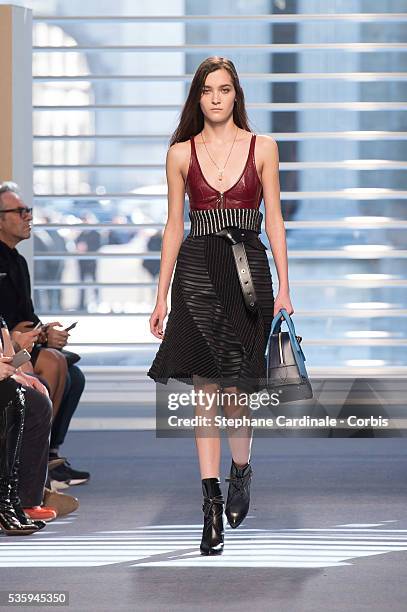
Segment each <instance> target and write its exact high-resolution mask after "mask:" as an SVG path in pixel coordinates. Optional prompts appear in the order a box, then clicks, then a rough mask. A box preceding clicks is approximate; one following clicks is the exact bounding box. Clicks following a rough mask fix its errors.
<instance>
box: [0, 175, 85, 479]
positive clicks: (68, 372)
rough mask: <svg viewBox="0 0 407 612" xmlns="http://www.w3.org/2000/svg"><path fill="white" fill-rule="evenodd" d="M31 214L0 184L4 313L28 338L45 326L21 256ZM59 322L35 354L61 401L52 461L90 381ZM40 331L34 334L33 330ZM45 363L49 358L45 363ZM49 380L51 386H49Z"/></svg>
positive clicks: (57, 472) (64, 473)
mask: <svg viewBox="0 0 407 612" xmlns="http://www.w3.org/2000/svg"><path fill="white" fill-rule="evenodd" d="M31 221H32V209H30V208H27V207H26V206H25V205H24V202H23V201H22V199H21V197H20V195H19V189H18V186H17V185H16V184H15V183H3V184H0V273H3V274H5V276H3V279H2V286H1V292H0V312H1V313H2V314H3V316H4V318H5V320H6V323H7V325H8V328H9V329H10V330H11V332H14V331H20V332H27V331H28V330H29V329H31V330H33V326H36V325H37V324H38V323H40V319H39V318H38V316H37V315H36V313H35V311H34V306H33V303H32V299H31V282H30V275H29V271H28V266H27V262H26V260H25V259H24V257H23V256H22V255H21V254H20V253H19V252H18V251H17V250H16V248H15V247H16V246H17V244H19V243H20V242H21V241H22V240H26V239H28V238H30V236H31ZM58 326H59V324H58V323H57V322H55V323H51V324H50V325H48V326H43V327H42V328H40V335H39V337H38V340H37V342H39V344H37V345H36V346H35V347H34V350H33V352H32V361H33V366H34V372H35V373H36V374H39V375H40V376H43V377H44V378H45V379H46V380H47V382H49V381H52V383H54V386H53V385H52V384H51V383H49V386H50V390H51V392H52V393H51V399H52V400H53V403H54V402H55V400H56V403H58V401H59V407H58V406H57V407H56V409H55V412H54V419H53V424H52V431H51V443H50V459H56V458H58V449H59V446H60V445H62V443H63V442H64V439H65V435H66V433H67V430H68V427H69V423H70V421H71V418H72V416H73V414H74V412H75V409H76V408H77V406H78V403H79V400H80V397H81V395H82V392H83V389H84V386H85V377H84V375H83V373H82V372H81V370H80V369H79V368H78V367H77V366H76V365H68V367H67V364H66V360H65V357H64V356H63V354H62V353H61V352H60V349H62V348H63V347H64V346H65V345H66V344H67V341H68V335H69V334H68V333H67V332H65V331H61V330H58V329H56V328H57V327H58ZM33 331H35V330H33ZM43 357H44V358H43ZM48 379H49V380H48ZM89 477H90V474H89V473H88V472H83V471H78V470H74V469H73V468H72V467H71V465H70V463H69V462H68V461H67V460H65V462H64V463H63V464H62V465H60V466H58V467H57V468H55V469H54V470H52V472H51V473H50V478H51V480H55V481H62V482H68V483H69V484H80V483H83V482H86V481H87V480H88V479H89Z"/></svg>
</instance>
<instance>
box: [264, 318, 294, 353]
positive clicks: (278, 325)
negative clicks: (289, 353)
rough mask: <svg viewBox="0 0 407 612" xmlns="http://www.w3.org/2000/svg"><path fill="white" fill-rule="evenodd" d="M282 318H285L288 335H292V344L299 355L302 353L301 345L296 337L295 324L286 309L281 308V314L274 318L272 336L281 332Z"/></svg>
mask: <svg viewBox="0 0 407 612" xmlns="http://www.w3.org/2000/svg"><path fill="white" fill-rule="evenodd" d="M281 316H283V317H284V319H285V322H286V323H287V327H288V333H289V334H290V339H291V344H292V345H293V346H294V347H295V348H296V350H297V351H298V352H299V353H302V351H301V347H300V344H299V342H298V340H297V336H296V335H295V327H294V323H293V321H292V319H291V317H290V315H289V314H288V312H287V310H286V309H285V308H280V310H279V312H278V313H277V314H276V316H275V317H274V319H273V321H272V323H271V331H270V336H271V335H272V334H273V333H274V330H276V331H280V329H281V324H282V323H283V321H281Z"/></svg>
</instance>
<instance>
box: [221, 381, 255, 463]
mask: <svg viewBox="0 0 407 612" xmlns="http://www.w3.org/2000/svg"><path fill="white" fill-rule="evenodd" d="M222 397H223V411H224V413H225V417H226V418H228V419H238V418H242V417H243V416H246V417H247V418H248V419H250V417H251V416H252V415H251V411H250V408H249V406H248V399H247V397H246V393H245V392H243V391H241V390H239V388H238V387H225V388H224V389H222ZM226 431H227V434H228V441H229V447H230V452H231V454H232V458H233V461H234V462H235V464H236V465H237V466H239V467H243V466H245V465H246V464H247V463H248V462H249V460H250V453H251V448H252V441H253V427H252V426H251V425H242V426H241V427H233V426H228V427H227V428H226Z"/></svg>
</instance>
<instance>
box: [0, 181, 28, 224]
mask: <svg viewBox="0 0 407 612" xmlns="http://www.w3.org/2000/svg"><path fill="white" fill-rule="evenodd" d="M9 191H11V192H12V193H17V194H19V192H20V189H19V187H18V185H17V183H13V181H5V182H4V183H0V196H1V194H2V193H7V192H9ZM32 211H33V209H32V208H28V207H27V206H21V207H19V208H6V210H0V214H2V213H8V212H16V213H18V214H19V215H20V217H21V218H23V217H25V216H26V215H31V213H32Z"/></svg>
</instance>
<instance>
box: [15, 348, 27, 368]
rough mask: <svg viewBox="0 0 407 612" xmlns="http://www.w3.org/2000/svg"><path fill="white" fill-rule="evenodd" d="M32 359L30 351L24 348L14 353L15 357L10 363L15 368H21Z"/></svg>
mask: <svg viewBox="0 0 407 612" xmlns="http://www.w3.org/2000/svg"><path fill="white" fill-rule="evenodd" d="M30 359H31V355H30V353H29V352H28V351H26V350H25V349H22V350H21V351H18V353H16V354H15V355H14V357H13V359H12V360H11V361H10V365H12V366H13V368H19V367H20V366H22V365H23V364H24V363H27V361H30Z"/></svg>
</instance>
